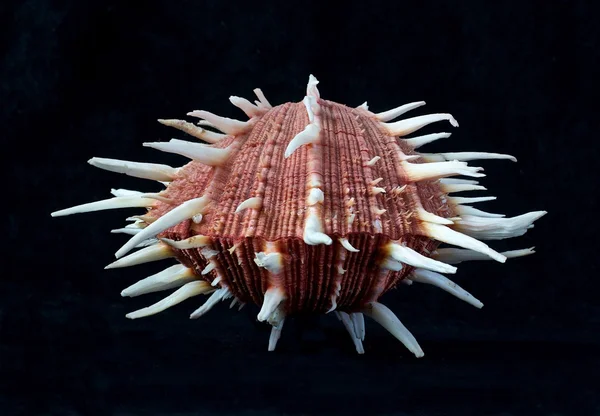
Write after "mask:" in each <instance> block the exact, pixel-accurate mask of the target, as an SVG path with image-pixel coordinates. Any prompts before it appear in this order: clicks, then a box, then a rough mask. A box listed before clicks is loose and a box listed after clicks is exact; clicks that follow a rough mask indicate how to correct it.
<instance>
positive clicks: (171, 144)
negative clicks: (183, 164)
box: [143, 139, 231, 166]
mask: <svg viewBox="0 0 600 416" xmlns="http://www.w3.org/2000/svg"><path fill="white" fill-rule="evenodd" d="M143 145H144V146H145V147H151V148H152V149H156V150H160V151H162V152H167V153H175V154H178V155H181V156H185V157H187V158H190V159H193V160H196V161H198V162H200V163H203V164H205V165H208V166H220V165H222V164H224V163H225V162H226V161H227V159H228V158H229V155H230V151H231V149H230V147H227V148H224V149H220V148H217V147H211V146H209V145H206V144H202V143H192V142H186V141H185V140H178V139H171V140H169V141H168V142H147V143H144V144H143Z"/></svg>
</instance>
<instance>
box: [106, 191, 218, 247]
mask: <svg viewBox="0 0 600 416" xmlns="http://www.w3.org/2000/svg"><path fill="white" fill-rule="evenodd" d="M207 204H208V199H207V197H200V198H195V199H191V200H189V201H185V202H184V203H183V204H181V205H179V206H178V207H176V208H173V209H172V210H171V211H169V212H167V213H166V214H164V215H163V216H161V217H159V218H158V219H157V220H156V221H154V222H153V223H152V224H150V225H149V226H147V227H146V228H144V229H143V230H142V232H140V233H138V234H136V235H134V236H133V237H132V238H131V239H130V240H129V241H128V242H127V243H125V245H124V246H123V247H121V248H120V249H119V250H118V251H117V252H116V254H115V256H116V257H117V258H119V257H122V256H123V255H125V254H126V253H127V252H128V251H129V250H131V249H132V248H133V247H135V245H136V244H138V243H140V242H141V241H143V240H145V239H147V238H151V237H155V236H156V235H157V234H159V233H161V232H163V231H165V230H166V229H168V228H171V227H173V226H174V225H177V224H179V223H180V222H182V221H185V220H187V219H190V218H192V217H193V216H194V215H196V214H197V213H202V210H203V209H204V208H205V207H206V205H207Z"/></svg>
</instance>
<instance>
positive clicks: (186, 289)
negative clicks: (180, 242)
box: [125, 281, 213, 319]
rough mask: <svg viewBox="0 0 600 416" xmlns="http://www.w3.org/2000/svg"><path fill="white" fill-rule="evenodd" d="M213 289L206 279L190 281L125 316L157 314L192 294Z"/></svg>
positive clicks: (137, 316) (136, 316)
mask: <svg viewBox="0 0 600 416" xmlns="http://www.w3.org/2000/svg"><path fill="white" fill-rule="evenodd" d="M211 290H213V289H212V288H211V287H210V285H209V284H208V283H206V282H204V281H197V282H190V283H187V284H186V285H184V286H182V287H180V288H179V289H177V290H176V291H175V292H173V293H172V294H170V295H169V296H167V297H166V298H164V299H162V300H160V301H158V302H156V303H155V304H153V305H151V306H148V307H145V308H142V309H139V310H137V311H135V312H130V313H128V314H127V315H125V316H126V317H127V318H129V319H138V318H144V317H146V316H151V315H156V314H157V313H159V312H162V311H164V310H165V309H168V308H170V307H172V306H175V305H177V304H179V303H181V302H183V301H184V300H186V299H188V298H191V297H192V296H198V295H201V294H204V293H209V292H210V291H211Z"/></svg>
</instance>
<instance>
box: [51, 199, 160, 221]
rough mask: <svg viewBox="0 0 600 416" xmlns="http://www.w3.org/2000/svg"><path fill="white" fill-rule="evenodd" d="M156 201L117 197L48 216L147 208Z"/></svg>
mask: <svg viewBox="0 0 600 416" xmlns="http://www.w3.org/2000/svg"><path fill="white" fill-rule="evenodd" d="M155 203H156V201H155V200H154V199H152V198H140V197H139V196H137V195H135V196H118V197H115V198H110V199H103V200H102V201H96V202H88V203H87V204H81V205H76V206H74V207H71V208H65V209H61V210H59V211H54V212H53V213H51V214H50V215H51V216H53V217H62V216H65V215H72V214H80V213H83V212H93V211H103V210H105V209H116V208H148V207H151V206H152V205H154V204H155Z"/></svg>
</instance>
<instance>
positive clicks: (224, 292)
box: [190, 285, 233, 319]
mask: <svg viewBox="0 0 600 416" xmlns="http://www.w3.org/2000/svg"><path fill="white" fill-rule="evenodd" d="M208 287H210V288H211V289H212V286H210V285H208ZM232 296H233V295H232V294H231V292H230V291H229V288H227V287H222V288H220V289H217V290H215V291H214V292H213V294H212V295H211V296H210V297H209V298H208V299H207V300H206V302H204V305H202V306H200V307H199V308H198V309H196V310H195V311H194V312H192V314H191V315H190V319H198V318H200V317H201V316H202V315H204V314H205V313H206V312H208V311H210V310H211V309H212V308H213V306H215V305H216V304H217V303H219V302H221V301H223V300H226V299H229V298H230V297H232Z"/></svg>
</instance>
